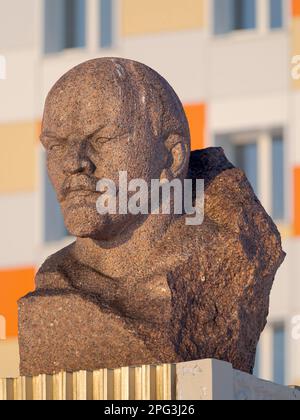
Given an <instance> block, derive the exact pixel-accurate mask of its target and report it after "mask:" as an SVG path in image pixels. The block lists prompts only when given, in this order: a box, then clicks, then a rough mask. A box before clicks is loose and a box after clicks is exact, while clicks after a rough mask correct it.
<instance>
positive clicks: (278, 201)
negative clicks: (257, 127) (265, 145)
mask: <svg viewBox="0 0 300 420" xmlns="http://www.w3.org/2000/svg"><path fill="white" fill-rule="evenodd" d="M272 183H273V186H272V215H273V217H274V219H276V220H284V215H285V208H284V207H285V206H284V202H285V200H284V147H283V136H282V134H274V135H273V136H272Z"/></svg>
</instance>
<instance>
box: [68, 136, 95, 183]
mask: <svg viewBox="0 0 300 420" xmlns="http://www.w3.org/2000/svg"><path fill="white" fill-rule="evenodd" d="M63 165H64V166H63V171H64V173H65V175H75V174H77V173H86V174H87V175H91V174H93V172H94V171H95V165H94V164H93V162H91V160H90V159H89V157H88V156H87V154H86V146H85V143H84V142H83V141H72V142H70V145H69V147H68V151H67V154H66V156H65V161H64V164H63Z"/></svg>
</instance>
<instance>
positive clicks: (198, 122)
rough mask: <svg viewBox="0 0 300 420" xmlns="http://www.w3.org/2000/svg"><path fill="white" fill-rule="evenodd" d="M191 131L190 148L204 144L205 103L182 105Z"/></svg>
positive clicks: (200, 146)
mask: <svg viewBox="0 0 300 420" xmlns="http://www.w3.org/2000/svg"><path fill="white" fill-rule="evenodd" d="M184 110H185V113H186V116H187V119H188V121H189V125H190V131H191V146H192V150H198V149H203V148H204V147H205V146H206V139H205V137H206V105H205V104H193V105H185V107H184Z"/></svg>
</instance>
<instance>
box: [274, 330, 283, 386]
mask: <svg viewBox="0 0 300 420" xmlns="http://www.w3.org/2000/svg"><path fill="white" fill-rule="evenodd" d="M273 380H274V382H275V383H277V384H280V385H284V384H285V329H284V326H283V325H277V326H275V327H274V330H273Z"/></svg>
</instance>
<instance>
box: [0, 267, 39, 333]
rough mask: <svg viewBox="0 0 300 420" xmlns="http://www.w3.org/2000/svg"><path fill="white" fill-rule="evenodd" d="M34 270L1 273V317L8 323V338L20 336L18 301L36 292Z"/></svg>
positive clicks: (14, 270)
mask: <svg viewBox="0 0 300 420" xmlns="http://www.w3.org/2000/svg"><path fill="white" fill-rule="evenodd" d="M34 276H35V269H34V268H24V269H12V270H5V271H0V315H1V316H3V317H4V319H5V321H6V336H7V338H9V337H17V335H18V306H17V301H18V300H19V299H20V298H21V297H23V296H24V295H26V294H27V293H29V292H31V291H33V290H34Z"/></svg>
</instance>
